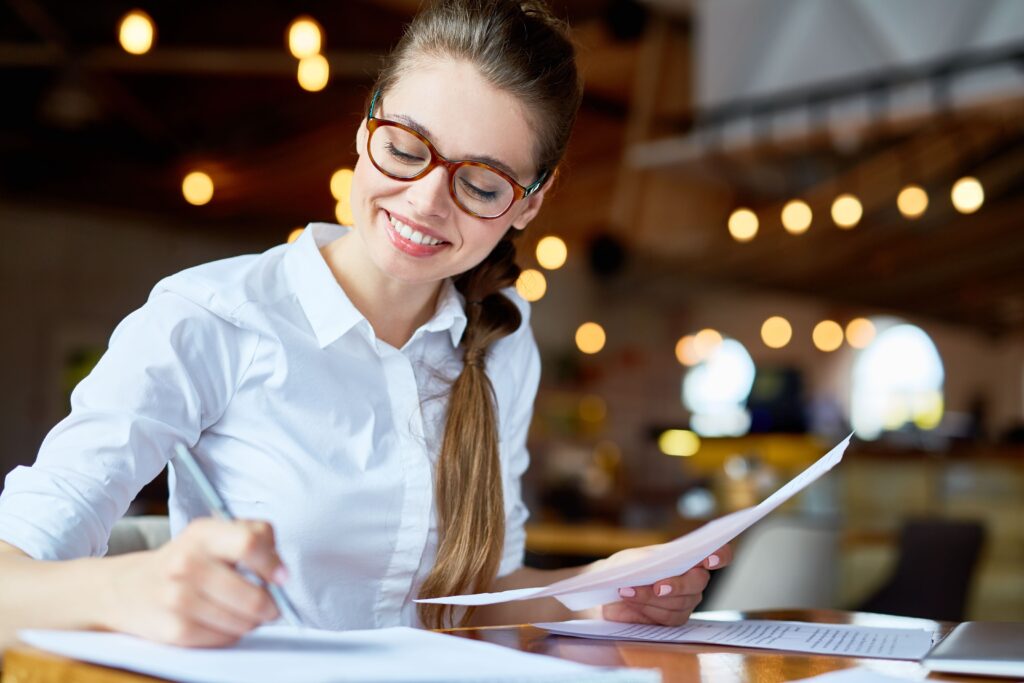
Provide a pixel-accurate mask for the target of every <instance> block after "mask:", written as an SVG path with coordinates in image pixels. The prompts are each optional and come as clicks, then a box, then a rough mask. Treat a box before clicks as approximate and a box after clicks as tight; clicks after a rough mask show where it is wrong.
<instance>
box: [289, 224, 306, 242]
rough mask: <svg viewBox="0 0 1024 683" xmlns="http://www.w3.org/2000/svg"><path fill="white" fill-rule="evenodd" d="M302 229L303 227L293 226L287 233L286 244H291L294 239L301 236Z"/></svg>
mask: <svg viewBox="0 0 1024 683" xmlns="http://www.w3.org/2000/svg"><path fill="white" fill-rule="evenodd" d="M303 230H305V228H295V229H294V230H292V231H291V232H290V233H288V244H291V243H292V242H294V241H295V240H297V239H299V238H300V237H302V231H303Z"/></svg>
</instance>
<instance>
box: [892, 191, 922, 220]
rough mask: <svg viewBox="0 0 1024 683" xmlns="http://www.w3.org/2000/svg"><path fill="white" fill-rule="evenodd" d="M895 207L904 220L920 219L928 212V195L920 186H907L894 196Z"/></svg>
mask: <svg viewBox="0 0 1024 683" xmlns="http://www.w3.org/2000/svg"><path fill="white" fill-rule="evenodd" d="M896 207H897V208H898V209H899V210H900V213H901V214H903V217H904V218H908V219H910V220H914V219H915V218H920V217H921V216H923V215H924V212H925V211H927V210H928V193H927V192H925V191H924V188H923V187H921V186H920V185H914V184H913V183H912V184H910V185H907V186H906V187H904V188H903V189H902V190H900V193H899V195H897V196H896Z"/></svg>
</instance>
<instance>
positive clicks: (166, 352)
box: [0, 224, 540, 629]
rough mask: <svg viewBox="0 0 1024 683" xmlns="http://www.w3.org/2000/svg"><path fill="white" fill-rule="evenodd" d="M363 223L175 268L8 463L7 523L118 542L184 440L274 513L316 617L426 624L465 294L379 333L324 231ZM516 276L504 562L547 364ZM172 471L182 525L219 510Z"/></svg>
mask: <svg viewBox="0 0 1024 683" xmlns="http://www.w3.org/2000/svg"><path fill="white" fill-rule="evenodd" d="M345 230H346V228H342V227H340V226H335V225H329V224H312V225H311V226H310V227H309V229H307V230H306V231H305V232H304V233H303V235H302V236H301V237H300V238H299V239H298V240H296V241H295V242H294V243H293V244H291V245H281V246H278V247H275V248H273V249H270V250H269V251H267V252H265V253H263V254H259V255H251V256H240V257H236V258H231V259H226V260H223V261H217V262H214V263H210V264H206V265H202V266H198V267H196V268H192V269H189V270H186V271H183V272H181V273H178V274H176V275H173V276H171V277H169V278H166V279H164V280H163V281H161V282H160V283H158V284H157V286H156V287H155V288H154V290H153V292H152V294H151V295H150V298H149V300H148V302H147V303H146V304H145V305H144V306H143V307H142V308H140V309H139V310H137V311H135V312H134V313H132V314H131V315H129V316H128V317H127V318H125V319H124V320H123V321H122V322H121V323H120V325H118V327H117V329H116V330H115V331H114V333H113V336H112V338H111V341H110V348H109V350H108V352H107V353H106V354H105V355H104V356H103V358H102V359H101V360H100V362H99V363H98V364H97V366H96V368H95V369H94V370H93V372H92V374H90V375H89V376H88V377H87V378H86V379H85V380H83V381H82V382H81V383H80V384H79V385H78V387H77V388H76V389H75V391H74V392H73V394H72V397H71V404H72V409H71V414H70V415H69V416H68V417H67V418H65V419H64V420H63V421H61V422H60V423H59V424H58V425H57V426H56V427H54V429H53V430H52V431H51V432H50V433H49V435H48V436H47V437H46V439H45V440H44V441H43V444H42V447H41V448H40V452H39V455H38V459H37V461H36V463H35V465H33V466H32V467H18V468H16V469H15V470H13V471H12V472H11V473H10V474H9V475H8V477H7V479H6V483H5V488H4V490H3V494H2V495H0V540H3V541H6V542H8V543H10V544H12V545H14V546H17V547H18V548H20V549H22V550H23V551H25V552H26V553H28V554H29V555H31V556H32V557H35V558H37V559H47V560H56V559H69V558H75V557H82V556H90V555H91V556H100V555H103V554H104V553H105V552H106V547H107V539H108V537H109V535H110V529H111V526H112V525H113V524H114V522H115V521H116V520H117V519H119V518H120V517H121V516H122V515H123V514H124V512H125V510H126V509H127V507H128V504H129V503H130V502H131V500H132V499H133V498H134V497H135V495H136V494H137V493H138V491H139V489H140V488H141V487H142V486H143V485H145V484H146V483H148V482H149V481H151V480H152V479H153V478H154V477H156V476H157V475H158V474H159V473H160V471H161V470H162V469H163V468H164V466H165V465H167V462H168V458H169V457H170V455H171V453H172V445H173V444H174V443H175V442H183V443H185V444H187V445H188V446H189V447H190V448H191V450H192V453H193V454H195V456H196V458H197V460H198V461H199V463H200V464H201V465H202V466H203V469H204V470H205V471H206V473H207V475H208V477H209V478H210V480H211V482H212V483H213V485H214V487H215V488H216V489H217V491H218V492H219V493H220V495H221V497H222V498H224V500H225V501H226V503H227V505H228V507H229V509H230V510H231V511H232V513H234V514H235V516H237V517H240V518H251V519H264V520H268V521H269V522H271V523H272V524H273V526H274V530H275V534H276V538H277V546H278V550H279V552H280V554H281V557H282V559H283V561H284V563H285V565H286V566H287V567H288V570H289V572H290V574H291V577H292V578H291V579H290V581H289V582H288V584H287V586H286V590H287V592H288V594H289V596H290V597H291V599H292V602H293V603H294V604H295V606H296V608H297V609H298V611H299V613H300V615H301V616H302V617H303V619H304V620H305V621H306V623H307V624H308V625H311V626H316V627H319V628H328V629H343V628H374V627H385V626H394V625H415V624H417V623H418V621H417V619H416V614H415V612H416V610H415V604H414V603H413V602H412V600H413V599H414V598H415V597H416V595H417V593H418V590H419V585H420V584H421V583H422V581H423V580H424V579H425V578H426V576H427V574H428V573H429V571H430V568H431V567H432V566H433V562H434V557H435V554H436V548H437V532H436V521H435V514H434V510H435V506H434V488H433V483H432V471H433V465H434V463H436V461H437V456H438V452H439V448H440V442H441V436H442V433H443V429H444V415H445V409H446V405H447V398H446V392H447V388H448V383H447V382H448V381H450V379H453V378H454V377H455V376H456V375H457V374H458V372H459V370H460V369H461V367H462V361H461V351H460V350H458V349H457V346H458V343H459V340H460V339H461V337H462V333H463V330H464V329H465V325H466V316H465V312H464V308H463V303H464V302H463V300H462V297H461V295H460V294H459V293H458V292H457V290H456V289H455V287H454V286H453V285H452V284H451V282H450V281H446V282H445V283H444V286H443V288H442V291H441V294H440V296H439V299H438V304H437V309H436V311H435V313H434V315H433V316H432V317H431V318H430V320H429V321H428V322H427V323H426V324H424V325H423V326H422V327H420V328H419V329H418V330H416V332H415V333H414V334H413V336H412V338H411V339H410V340H409V342H408V343H407V344H406V345H405V347H404V348H402V349H400V350H398V349H395V348H394V347H392V346H390V345H388V344H387V343H385V342H382V341H380V340H379V339H377V338H376V336H375V335H374V333H373V330H372V328H371V327H370V324H369V322H368V321H367V320H366V318H365V317H364V316H363V315H362V314H361V313H360V312H359V311H358V310H357V309H356V308H355V307H354V306H353V305H352V303H351V301H349V299H348V297H347V296H346V295H345V293H344V291H343V290H342V288H341V287H339V286H338V284H337V282H336V280H335V279H334V276H333V275H332V274H331V272H330V270H329V268H328V266H327V264H326V262H325V261H324V260H323V257H322V256H321V254H320V252H319V249H318V247H321V246H323V245H325V244H327V243H329V242H331V241H332V240H334V239H336V238H337V237H339V236H341V235H342V234H344V232H345ZM506 294H507V295H508V296H509V297H510V298H511V299H512V300H513V301H515V302H516V304H517V305H518V306H519V307H520V309H521V310H522V313H523V324H522V325H521V326H520V328H519V330H518V331H516V332H515V333H513V334H511V335H509V336H508V337H506V338H504V339H502V340H500V341H498V342H496V343H495V344H494V345H493V347H492V349H491V352H490V354H489V355H488V358H487V373H488V375H489V376H490V378H491V382H492V383H493V385H494V391H495V395H496V402H497V410H498V424H499V443H500V453H501V462H502V479H503V485H504V496H505V516H506V519H505V523H506V530H505V548H504V552H503V556H502V559H501V564H500V569H499V575H505V574H507V573H509V572H511V571H513V570H515V569H517V568H518V567H520V566H521V565H522V558H523V548H524V544H525V533H524V529H523V524H524V522H525V520H526V517H527V511H526V508H525V506H524V505H523V502H522V499H521V496H520V477H521V475H522V474H523V472H524V471H525V469H526V466H527V461H528V455H527V452H526V433H527V429H528V426H529V423H530V417H531V413H532V409H533V401H534V398H535V395H536V390H537V384H538V382H539V377H540V360H539V355H538V353H537V348H536V343H535V342H534V339H533V335H532V332H531V331H530V327H529V308H528V306H527V304H526V303H525V302H524V301H523V300H522V299H520V298H519V297H518V296H517V295H516V294H515V292H514V290H508V291H507V292H506ZM446 378H447V379H446ZM170 475H171V476H170V491H171V495H170V519H171V530H172V533H177V532H179V531H180V530H181V529H182V528H183V527H184V526H185V525H186V524H187V523H188V522H189V520H191V519H193V518H195V517H201V516H206V515H207V514H208V510H207V507H206V505H205V504H204V503H203V500H202V498H201V497H200V496H199V494H198V492H197V490H196V489H195V488H194V485H193V484H192V482H191V480H190V479H189V477H188V476H187V474H185V475H182V476H180V477H179V476H178V474H177V472H176V471H175V467H174V465H173V462H172V463H171V472H170Z"/></svg>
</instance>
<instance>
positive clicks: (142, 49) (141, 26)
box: [117, 9, 156, 55]
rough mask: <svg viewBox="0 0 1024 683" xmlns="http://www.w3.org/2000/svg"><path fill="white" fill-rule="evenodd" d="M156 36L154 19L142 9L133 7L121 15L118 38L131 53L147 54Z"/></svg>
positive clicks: (126, 50)
mask: <svg viewBox="0 0 1024 683" xmlns="http://www.w3.org/2000/svg"><path fill="white" fill-rule="evenodd" d="M155 37H156V28H155V26H154V25H153V20H152V19H151V18H150V16H149V15H148V14H146V13H145V12H143V11H142V10H140V9H133V10H132V11H131V12H129V13H128V14H126V15H124V16H123V17H121V21H120V22H119V23H118V25H117V40H118V42H120V43H121V47H122V48H123V49H124V51H125V52H127V53H129V54H133V55H144V54H146V53H147V52H149V50H150V49H151V48H152V47H153V40H154V39H155Z"/></svg>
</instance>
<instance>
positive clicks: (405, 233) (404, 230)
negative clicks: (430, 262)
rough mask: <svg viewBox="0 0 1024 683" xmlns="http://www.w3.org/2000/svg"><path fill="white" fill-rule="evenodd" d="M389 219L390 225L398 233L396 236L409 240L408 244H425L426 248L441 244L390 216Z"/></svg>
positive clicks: (439, 241)
mask: <svg viewBox="0 0 1024 683" xmlns="http://www.w3.org/2000/svg"><path fill="white" fill-rule="evenodd" d="M390 219H391V225H393V226H395V230H397V231H398V234H399V235H401V236H402V237H404V238H405V239H407V240H409V241H410V242H415V243H416V244H426V245H428V246H434V245H436V244H441V240H436V239H434V238H433V237H430V236H428V235H424V234H423V233H422V232H418V231H416V230H413V229H412V228H410V227H409V226H408V225H406V224H405V223H403V222H402V221H400V220H398V219H397V218H395V217H394V216H391V217H390Z"/></svg>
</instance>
